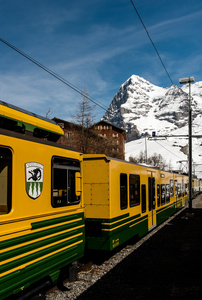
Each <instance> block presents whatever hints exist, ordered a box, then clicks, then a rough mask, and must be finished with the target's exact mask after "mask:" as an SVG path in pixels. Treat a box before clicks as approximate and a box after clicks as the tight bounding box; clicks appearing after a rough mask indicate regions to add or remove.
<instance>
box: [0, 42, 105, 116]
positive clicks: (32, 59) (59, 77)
mask: <svg viewBox="0 0 202 300" xmlns="http://www.w3.org/2000/svg"><path fill="white" fill-rule="evenodd" d="M0 41H1V42H2V43H4V44H6V45H7V46H9V47H10V48H12V49H13V50H15V51H16V52H18V53H19V54H21V55H22V56H24V57H25V58H27V59H28V60H29V61H31V62H32V63H34V64H35V65H37V66H38V67H40V68H41V69H43V70H44V71H46V72H47V73H49V74H50V75H52V76H53V77H55V78H56V79H58V80H60V81H61V82H62V83H64V84H66V85H67V86H69V87H70V88H71V89H73V90H74V91H75V92H77V93H79V94H80V95H82V96H83V97H86V98H87V99H88V100H90V101H91V102H93V103H94V104H95V105H97V106H99V107H100V108H102V109H104V111H106V110H107V109H108V108H107V107H105V106H104V105H103V104H102V103H101V102H99V101H98V100H96V99H95V98H93V97H90V96H88V94H87V93H85V92H83V91H82V90H81V89H79V88H78V87H76V86H75V85H73V84H72V83H71V82H69V81H67V80H66V79H64V78H63V77H61V76H60V75H58V74H56V73H55V72H53V71H52V70H50V69H49V68H47V67H46V66H44V65H42V64H41V63H40V62H38V61H37V60H35V59H34V58H32V57H31V56H29V55H27V54H26V53H25V52H23V51H21V50H20V49H18V48H17V47H15V46H13V45H12V44H10V43H9V42H7V41H6V40H4V39H3V38H1V37H0ZM109 113H110V112H109Z"/></svg>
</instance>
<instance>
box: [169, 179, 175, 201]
mask: <svg viewBox="0 0 202 300" xmlns="http://www.w3.org/2000/svg"><path fill="white" fill-rule="evenodd" d="M173 195H174V193H173V179H171V180H170V197H173Z"/></svg>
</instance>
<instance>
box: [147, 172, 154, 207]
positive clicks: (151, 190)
mask: <svg viewBox="0 0 202 300" xmlns="http://www.w3.org/2000/svg"><path fill="white" fill-rule="evenodd" d="M148 188H149V191H148V192H149V211H151V210H152V209H155V178H154V177H148Z"/></svg>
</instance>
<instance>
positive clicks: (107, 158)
mask: <svg viewBox="0 0 202 300" xmlns="http://www.w3.org/2000/svg"><path fill="white" fill-rule="evenodd" d="M93 159H104V160H105V161H106V162H110V161H111V160H114V161H119V162H123V163H127V164H133V165H136V166H140V167H145V168H149V169H155V170H159V171H161V172H172V173H175V174H178V175H185V176H188V174H186V173H182V172H177V171H168V170H161V169H159V168H157V167H154V166H152V165H148V164H139V163H134V162H130V161H126V160H121V159H118V158H114V157H110V156H107V155H105V154H84V155H83V160H93Z"/></svg>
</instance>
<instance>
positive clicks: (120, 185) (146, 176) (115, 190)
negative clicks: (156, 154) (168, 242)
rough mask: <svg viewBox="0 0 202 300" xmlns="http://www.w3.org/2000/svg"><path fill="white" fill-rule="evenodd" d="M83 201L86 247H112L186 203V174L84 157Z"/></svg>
mask: <svg viewBox="0 0 202 300" xmlns="http://www.w3.org/2000/svg"><path fill="white" fill-rule="evenodd" d="M83 166H84V167H83V168H84V182H83V183H84V185H83V191H84V203H85V218H86V240H87V244H88V247H89V248H93V249H105V250H112V249H113V248H115V247H116V246H118V245H119V244H121V243H123V242H125V241H126V240H127V239H129V238H130V237H132V236H134V235H136V234H137V235H139V236H142V235H143V234H145V233H146V232H147V231H149V230H151V229H153V228H154V227H155V226H156V225H158V224H160V223H161V222H163V221H164V220H165V219H166V218H168V217H169V216H170V215H172V214H173V213H174V212H175V211H176V210H178V209H179V208H181V207H182V206H184V205H185V203H186V202H187V201H188V188H187V181H188V178H187V176H184V175H179V174H174V173H169V172H163V171H159V170H157V169H154V168H150V167H146V166H140V165H135V164H132V163H127V162H124V161H120V160H116V159H112V158H108V157H106V156H105V155H84V162H83Z"/></svg>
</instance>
